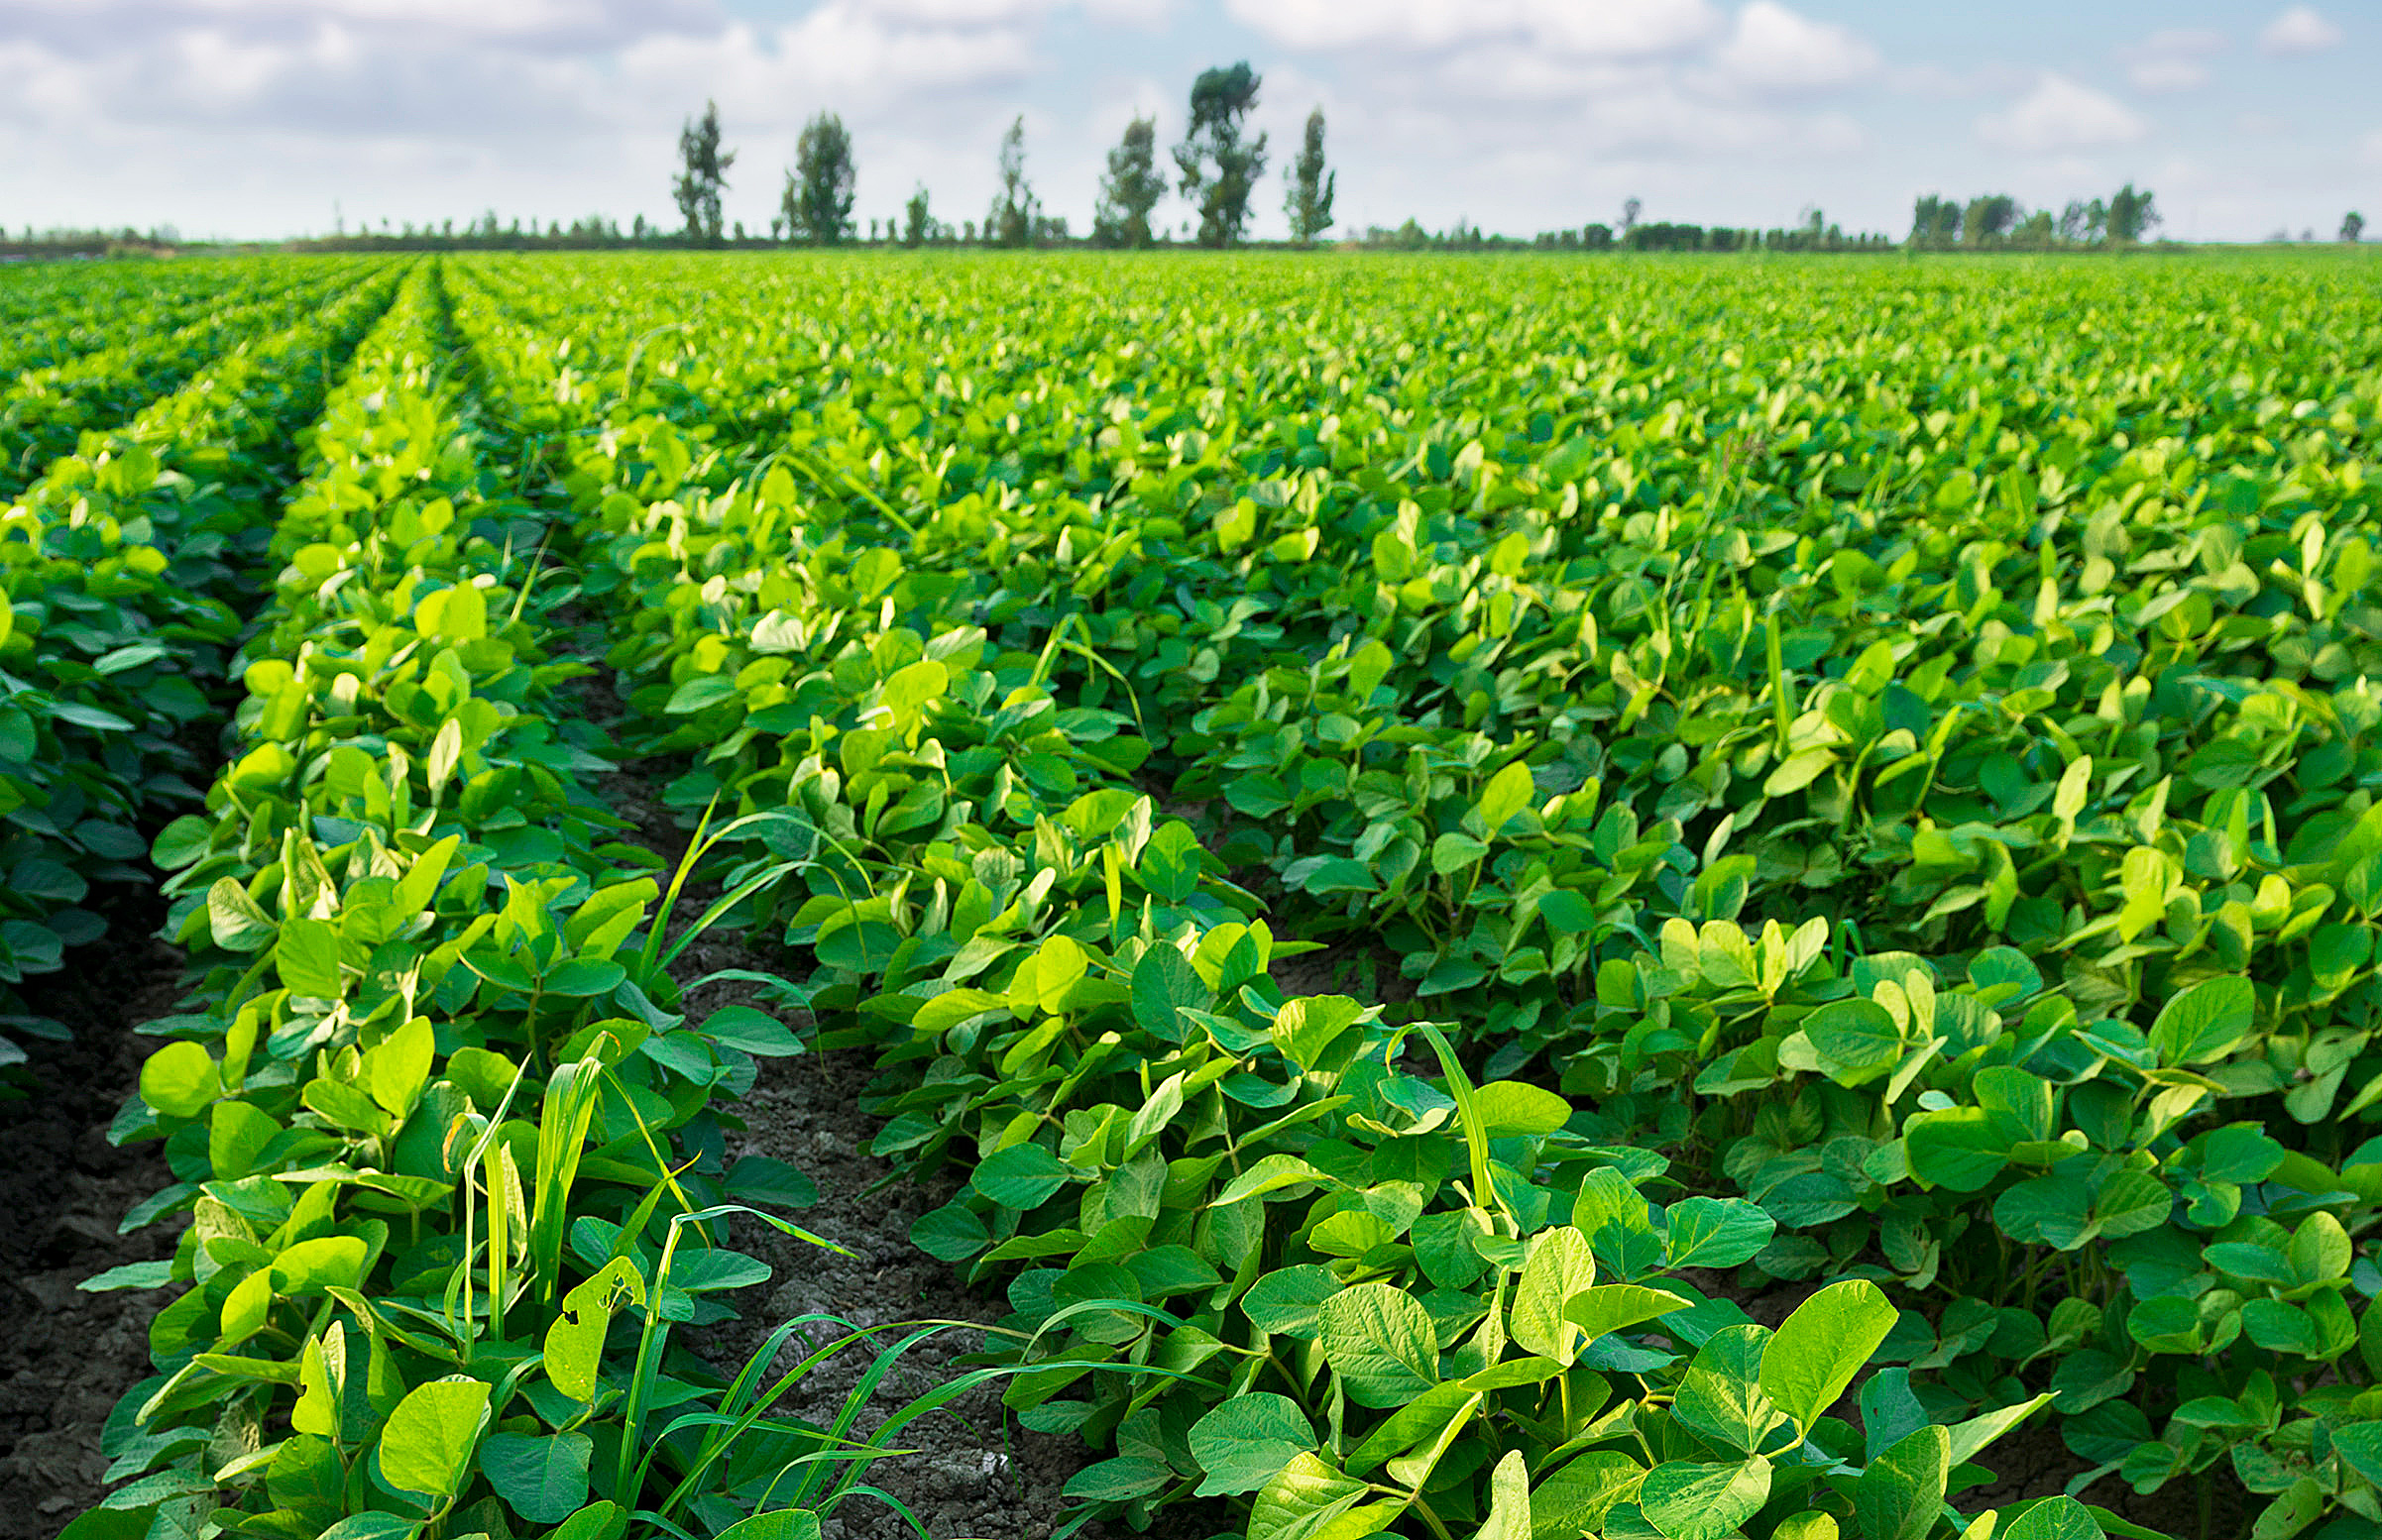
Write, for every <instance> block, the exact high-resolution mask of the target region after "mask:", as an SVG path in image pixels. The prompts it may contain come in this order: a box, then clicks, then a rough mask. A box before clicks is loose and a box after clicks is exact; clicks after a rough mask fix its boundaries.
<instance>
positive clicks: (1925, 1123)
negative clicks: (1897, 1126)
mask: <svg viewBox="0 0 2382 1540" xmlns="http://www.w3.org/2000/svg"><path fill="white" fill-rule="evenodd" d="M1902 1144H1903V1150H1904V1153H1905V1156H1906V1158H1907V1159H1908V1160H1909V1162H1910V1173H1911V1175H1913V1176H1916V1177H1917V1178H1919V1180H1921V1181H1924V1182H1929V1183H1932V1184H1933V1185H1935V1186H1938V1187H1944V1188H1948V1189H1950V1190H1951V1191H1953V1192H1982V1191H1984V1190H1985V1188H1986V1187H1988V1186H1990V1185H1992V1181H1993V1178H1994V1177H1996V1176H1998V1175H2000V1174H2001V1171H2002V1168H2003V1167H2004V1166H2006V1165H2008V1164H2009V1158H2010V1141H2009V1136H2008V1134H2007V1133H2006V1132H2005V1131H2004V1130H2003V1129H2002V1128H2001V1126H2000V1125H1999V1124H1998V1123H1997V1122H1996V1121H1995V1120H1994V1118H1993V1115H1992V1114H1991V1113H1989V1112H1987V1111H1985V1109H1984V1108H1983V1107H1947V1108H1944V1109H1943V1110H1941V1111H1938V1112H1923V1113H1920V1114H1919V1115H1918V1116H1917V1117H1914V1118H1912V1119H1911V1120H1910V1122H1909V1123H1908V1124H1907V1125H1906V1126H1905V1129H1904V1133H1903V1140H1902Z"/></svg>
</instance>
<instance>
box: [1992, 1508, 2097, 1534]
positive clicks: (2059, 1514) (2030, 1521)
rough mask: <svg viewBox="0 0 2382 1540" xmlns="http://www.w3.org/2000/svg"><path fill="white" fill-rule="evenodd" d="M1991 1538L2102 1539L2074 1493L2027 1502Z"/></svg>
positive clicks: (2089, 1512)
mask: <svg viewBox="0 0 2382 1540" xmlns="http://www.w3.org/2000/svg"><path fill="white" fill-rule="evenodd" d="M1994 1540H2102V1535H2101V1529H2100V1525H2099V1524H2098V1522H2096V1521H2095V1519H2094V1517H2093V1513H2092V1510H2091V1509H2089V1508H2087V1507H2086V1506H2085V1505H2084V1504H2083V1503H2081V1502H2079V1501H2077V1500H2076V1499H2075V1498H2074V1497H2046V1498H2044V1499H2043V1500H2042V1501H2040V1502H2037V1503H2034V1504H2032V1505H2030V1506H2029V1507H2028V1508H2027V1510H2026V1511H2025V1512H2023V1513H2021V1514H2019V1515H2018V1516H2017V1518H2015V1519H2013V1520H2012V1521H2011V1522H2010V1523H2009V1525H2008V1526H2007V1527H2006V1528H2004V1529H2003V1530H2001V1532H2000V1533H1999V1534H1997V1535H1996V1536H1994Z"/></svg>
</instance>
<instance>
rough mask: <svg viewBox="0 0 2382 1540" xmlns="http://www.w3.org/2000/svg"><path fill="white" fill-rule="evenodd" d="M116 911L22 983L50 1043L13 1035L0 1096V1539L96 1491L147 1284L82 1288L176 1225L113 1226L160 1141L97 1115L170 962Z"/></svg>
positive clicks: (151, 1168)
mask: <svg viewBox="0 0 2382 1540" xmlns="http://www.w3.org/2000/svg"><path fill="white" fill-rule="evenodd" d="M154 923H155V922H154V918H149V919H147V922H146V923H144V918H143V917H132V918H128V919H127V920H125V921H124V922H122V923H120V924H119V925H118V926H117V927H116V932H115V934H114V935H111V936H110V938H109V939H108V940H107V941H105V942H103V943H100V944H98V945H94V946H89V947H84V948H81V949H80V950H78V951H76V952H73V953H71V954H69V955H68V957H67V959H66V967H65V970H64V971H62V972H60V973H57V974H53V975H51V976H49V977H47V978H42V979H38V980H35V981H34V982H33V987H32V988H30V989H29V990H28V991H27V993H28V995H29V997H30V999H31V1001H32V1003H33V1004H34V1006H35V1009H37V1010H39V1011H40V1012H42V1013H44V1014H46V1015H48V1016H50V1017H52V1018H54V1019H56V1020H57V1021H59V1022H62V1023H64V1024H65V1025H66V1027H67V1028H68V1030H69V1031H71V1032H72V1033H73V1035H74V1036H73V1039H72V1041H70V1042H66V1043H51V1042H42V1041H34V1042H29V1043H27V1044H26V1048H27V1051H28V1053H29V1054H30V1056H31V1061H30V1062H29V1063H27V1064H25V1065H24V1066H22V1068H21V1070H20V1074H21V1076H22V1078H23V1080H24V1082H25V1084H26V1087H27V1089H28V1091H29V1094H28V1095H27V1096H26V1097H25V1098H24V1099H23V1100H15V1101H5V1102H0V1150H6V1151H7V1152H8V1159H7V1160H6V1161H5V1162H0V1216H4V1219H0V1293H5V1294H6V1295H8V1296H9V1297H8V1298H7V1299H6V1300H5V1302H4V1303H0V1540H49V1537H50V1536H53V1535H56V1534H57V1532H58V1530H60V1529H61V1528H63V1527H64V1526H65V1524H66V1521H67V1520H69V1519H71V1518H72V1517H73V1516H74V1515H75V1514H77V1513H80V1512H82V1511H83V1510H84V1509H86V1508H89V1507H92V1506H95V1505H96V1504H97V1503H98V1501H99V1499H100V1497H101V1496H102V1495H103V1494H104V1493H105V1491H106V1482H105V1477H106V1474H107V1467H108V1462H107V1459H106V1458H105V1457H104V1456H102V1455H101V1454H100V1452H99V1435H100V1431H101V1429H102V1428H103V1427H104V1426H105V1425H106V1423H107V1416H108V1412H109V1411H110V1410H111V1409H113V1407H114V1406H115V1404H116V1399H117V1397H118V1396H120V1395H122V1394H123V1393H124V1391H125V1389H126V1388H127V1387H129V1386H130V1385H132V1384H134V1383H136V1382H138V1381H139V1380H140V1379H141V1378H142V1377H143V1376H145V1375H148V1373H149V1319H150V1317H151V1316H152V1315H153V1314H155V1313H156V1312H157V1310H158V1309H159V1307H160V1306H162V1305H163V1304H165V1302H166V1297H167V1296H166V1292H165V1291H164V1290H160V1289H140V1290H130V1289H128V1290H123V1291H118V1292H110V1293H98V1294H88V1293H84V1292H82V1291H81V1290H80V1289H78V1288H77V1287H76V1286H75V1285H77V1284H79V1283H80V1282H82V1280H83V1279H85V1278H88V1277H91V1276H93V1275H94V1274H96V1273H100V1272H104V1271H106V1270H107V1269H108V1268H110V1267H113V1266H117V1265H122V1264H124V1263H131V1262H148V1261H154V1260H156V1259H159V1258H163V1257H167V1256H170V1255H171V1254H172V1251H173V1243H174V1239H175V1236H176V1235H177V1234H178V1233H179V1229H180V1223H181V1222H180V1221H179V1220H178V1219H176V1220H167V1221H160V1222H159V1223H158V1224H156V1225H153V1226H151V1227H150V1228H148V1229H146V1230H142V1231H138V1232H136V1233H135V1234H132V1235H129V1236H123V1235H118V1234H117V1233H116V1226H117V1223H118V1222H119V1221H120V1220H121V1219H122V1218H123V1217H124V1215H125V1214H126V1212H128V1211H129V1210H130V1209H131V1208H132V1207H133V1205H135V1204H136V1203H138V1202H140V1201H141V1200H142V1199H144V1198H146V1197H148V1196H149V1195H150V1194H152V1193H154V1192H156V1191H158V1190H159V1189H160V1188H163V1187H165V1186H167V1185H168V1184H169V1183H170V1182H171V1180H172V1177H171V1176H170V1174H169V1173H168V1172H167V1170H166V1161H165V1155H164V1151H163V1147H162V1146H159V1145H154V1144H152V1145H140V1146H136V1147H134V1148H132V1149H118V1148H117V1147H115V1146H113V1145H110V1144H109V1143H108V1142H107V1130H108V1125H109V1124H110V1123H111V1122H112V1121H113V1120H114V1118H115V1116H116V1110H117V1109H118V1108H119V1107H120V1106H122V1105H123V1103H124V1100H125V1098H126V1097H128V1096H130V1095H131V1094H132V1090H133V1086H134V1084H135V1082H136V1081H137V1080H138V1078H139V1076H140V1070H141V1061H142V1060H143V1059H144V1058H146V1057H148V1055H149V1052H150V1050H151V1049H152V1048H154V1047H155V1046H156V1045H155V1044H154V1043H152V1042H151V1041H150V1040H149V1039H146V1038H141V1037H137V1036H135V1035H134V1033H133V1028H134V1027H136V1026H137V1025H139V1024H140V1023H142V1022H145V1021H149V1020H151V1019H153V1018H155V1017H159V1016H163V1015H165V1014H167V1012H169V1011H170V1010H171V1009H172V1006H173V1000H174V996H175V995H176V993H177V992H178V991H179V989H180V987H181V977H182V958H181V954H180V953H179V952H178V951H175V950H174V949H173V948H171V947H170V946H167V945H165V944H164V943H163V942H160V941H156V940H152V939H149V938H147V937H145V936H142V938H140V939H127V938H126V937H127V936H141V935H142V932H143V931H145V930H146V929H148V927H149V925H152V924H154Z"/></svg>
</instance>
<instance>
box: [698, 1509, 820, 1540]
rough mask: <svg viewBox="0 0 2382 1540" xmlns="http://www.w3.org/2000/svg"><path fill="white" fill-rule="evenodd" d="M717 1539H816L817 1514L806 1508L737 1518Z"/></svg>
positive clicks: (817, 1537)
mask: <svg viewBox="0 0 2382 1540" xmlns="http://www.w3.org/2000/svg"><path fill="white" fill-rule="evenodd" d="M719 1540H819V1515H818V1514H816V1513H813V1512H811V1511H810V1510H809V1509H807V1508H776V1509H773V1510H771V1511H770V1512H767V1513H755V1514H753V1515H752V1517H750V1518H747V1519H739V1520H737V1522H736V1523H733V1524H731V1525H729V1526H728V1527H727V1528H726V1529H723V1530H721V1531H720V1534H719Z"/></svg>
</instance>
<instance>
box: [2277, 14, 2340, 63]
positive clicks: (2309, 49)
mask: <svg viewBox="0 0 2382 1540" xmlns="http://www.w3.org/2000/svg"><path fill="white" fill-rule="evenodd" d="M2342 37H2343V34H2342V32H2341V30H2340V29H2339V28H2338V27H2337V26H2335V25H2333V23H2332V22H2331V21H2330V20H2328V19H2327V18H2326V17H2325V15H2324V14H2323V13H2322V12H2320V11H2318V10H2317V9H2316V8H2315V7H2314V6H2309V5H2295V6H2293V7H2292V8H2291V9H2289V10H2287V11H2285V12H2283V13H2282V14H2281V15H2280V16H2277V17H2276V18H2275V19H2274V20H2273V21H2271V22H2268V23H2267V24H2266V26H2265V29H2264V30H2263V31H2261V32H2260V33H2259V34H2258V47H2259V48H2261V49H2263V50H2265V51H2266V52H2267V53H2269V54H2321V53H2323V52H2324V51H2325V50H2326V49H2328V48H2333V47H2335V46H2337V45H2338V44H2339V42H2340V40H2341V38H2342Z"/></svg>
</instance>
